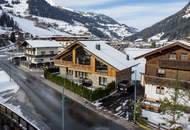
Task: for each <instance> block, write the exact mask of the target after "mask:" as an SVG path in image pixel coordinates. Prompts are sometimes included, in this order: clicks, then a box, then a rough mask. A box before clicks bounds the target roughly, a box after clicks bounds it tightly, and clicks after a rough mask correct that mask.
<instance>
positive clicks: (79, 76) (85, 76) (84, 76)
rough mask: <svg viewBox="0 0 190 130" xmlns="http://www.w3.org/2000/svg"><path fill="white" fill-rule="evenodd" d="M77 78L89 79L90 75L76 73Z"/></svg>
mask: <svg viewBox="0 0 190 130" xmlns="http://www.w3.org/2000/svg"><path fill="white" fill-rule="evenodd" d="M75 77H76V78H82V79H86V78H87V77H88V73H86V72H80V71H75Z"/></svg>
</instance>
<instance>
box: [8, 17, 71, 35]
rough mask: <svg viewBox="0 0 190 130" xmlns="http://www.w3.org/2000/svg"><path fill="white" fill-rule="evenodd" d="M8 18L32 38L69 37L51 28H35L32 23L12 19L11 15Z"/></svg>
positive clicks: (25, 20)
mask: <svg viewBox="0 0 190 130" xmlns="http://www.w3.org/2000/svg"><path fill="white" fill-rule="evenodd" d="M10 16H11V17H12V18H13V20H14V21H15V22H17V24H18V27H19V28H20V29H22V30H23V31H25V32H28V33H30V34H32V35H33V36H52V35H68V36H69V34H67V33H64V32H61V31H58V30H55V29H53V28H47V29H43V28H40V27H37V26H35V22H34V21H31V20H28V19H24V18H20V17H16V16H14V17H13V16H12V15H10Z"/></svg>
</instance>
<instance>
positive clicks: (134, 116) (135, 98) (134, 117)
mask: <svg viewBox="0 0 190 130" xmlns="http://www.w3.org/2000/svg"><path fill="white" fill-rule="evenodd" d="M134 72H135V86H134V87H135V90H134V101H135V102H134V112H133V113H134V114H133V120H134V122H136V100H137V93H136V92H137V70H135V71H134Z"/></svg>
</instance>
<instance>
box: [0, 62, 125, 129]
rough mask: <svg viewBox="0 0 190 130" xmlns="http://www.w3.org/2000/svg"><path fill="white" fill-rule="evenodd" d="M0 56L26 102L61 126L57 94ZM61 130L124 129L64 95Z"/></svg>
mask: <svg viewBox="0 0 190 130" xmlns="http://www.w3.org/2000/svg"><path fill="white" fill-rule="evenodd" d="M2 59H3V58H1V60H0V67H1V68H2V69H4V70H5V71H6V72H7V73H9V74H11V76H12V78H13V79H14V80H15V82H17V84H18V85H19V86H20V87H21V89H22V90H23V91H24V92H25V93H26V95H27V96H28V98H29V99H30V102H31V103H32V104H33V106H34V107H35V109H36V111H37V113H40V114H41V116H42V117H43V120H44V122H45V123H46V124H47V125H48V126H49V127H50V128H51V129H52V130H62V109H61V108H62V105H61V94H60V93H59V92H57V91H55V90H54V89H52V88H50V87H49V86H47V85H46V84H44V83H43V82H42V81H41V79H39V78H38V77H35V76H34V75H33V76H32V75H31V74H30V73H28V72H25V71H23V70H20V69H18V68H17V67H16V66H14V65H13V64H11V63H10V62H9V61H7V60H6V58H5V59H4V60H2ZM64 112H65V117H64V119H65V120H64V122H65V130H126V129H124V128H123V127H121V126H119V125H117V124H115V123H113V122H112V121H109V120H107V119H105V118H103V117H101V116H99V115H97V114H96V113H94V112H92V111H89V110H88V109H86V108H84V107H83V106H81V105H79V104H77V103H76V102H74V101H72V100H70V99H68V98H66V102H65V109H64Z"/></svg>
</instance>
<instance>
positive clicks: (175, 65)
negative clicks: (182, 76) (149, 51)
mask: <svg viewBox="0 0 190 130" xmlns="http://www.w3.org/2000/svg"><path fill="white" fill-rule="evenodd" d="M159 66H160V67H161V68H168V69H178V70H190V61H182V60H164V59H161V60H159Z"/></svg>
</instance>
